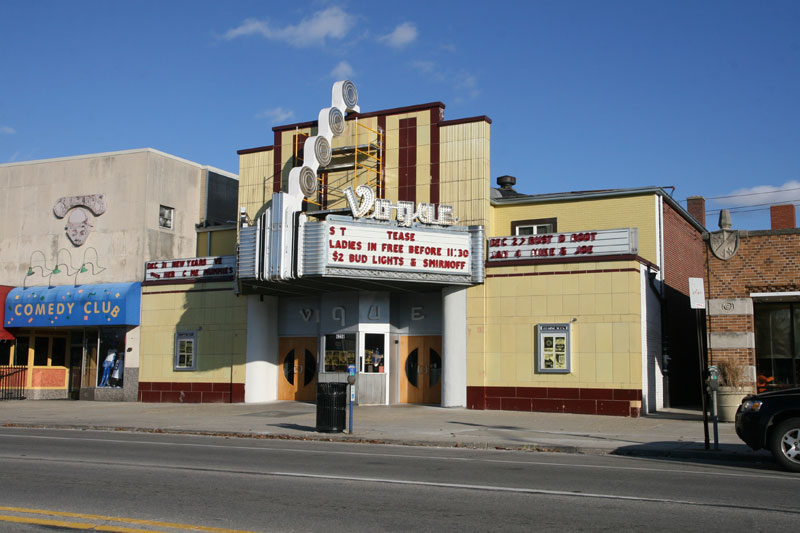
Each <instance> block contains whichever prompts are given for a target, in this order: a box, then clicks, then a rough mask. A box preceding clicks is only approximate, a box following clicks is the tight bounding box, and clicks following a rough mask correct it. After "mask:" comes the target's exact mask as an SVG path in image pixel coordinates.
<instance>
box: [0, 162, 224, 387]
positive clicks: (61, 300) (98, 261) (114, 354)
mask: <svg viewBox="0 0 800 533" xmlns="http://www.w3.org/2000/svg"><path fill="white" fill-rule="evenodd" d="M236 190H237V185H236V176H235V175H232V174H228V173H226V172H224V171H221V170H217V169H214V168H211V167H207V166H203V165H199V164H197V163H193V162H190V161H186V160H183V159H180V158H177V157H174V156H171V155H169V154H165V153H163V152H159V151H157V150H153V149H149V148H148V149H140V150H127V151H120V152H109V153H103V154H92V155H84V156H75V157H66V158H57V159H46V160H37V161H25V162H19V163H7V164H3V165H0V191H2V195H0V205H1V206H2V208H1V209H0V217H2V225H1V229H0V250H2V254H1V255H0V285H3V286H4V287H5V288H4V289H3V290H2V291H0V296H3V303H4V306H3V313H2V315H3V316H2V318H3V322H2V329H0V339H2V340H0V367H2V370H1V371H0V373H2V376H6V375H9V374H12V373H13V374H14V375H15V376H17V377H21V379H22V382H21V384H22V388H23V390H24V393H23V394H24V397H26V398H31V399H38V398H81V399H100V400H103V399H105V400H133V401H135V400H136V399H137V397H138V389H139V379H140V375H139V371H140V363H141V360H142V355H143V352H142V341H143V339H142V329H141V326H142V281H143V280H144V279H145V263H146V261H155V260H167V259H171V258H175V257H194V256H196V255H198V234H200V235H203V237H204V240H203V246H209V245H210V244H211V243H212V242H213V240H214V239H213V236H211V235H210V234H209V233H210V231H209V230H208V228H211V227H215V226H217V225H219V224H221V223H224V222H225V221H228V225H229V227H235V226H234V225H233V223H234V222H235V216H236V215H235V213H236ZM198 225H200V229H199V230H198V227H197V226H198ZM171 344H172V343H171ZM2 376H0V377H2ZM2 379H3V380H5V379H6V378H5V377H2Z"/></svg>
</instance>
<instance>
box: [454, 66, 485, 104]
mask: <svg viewBox="0 0 800 533" xmlns="http://www.w3.org/2000/svg"><path fill="white" fill-rule="evenodd" d="M455 88H456V90H458V92H460V93H462V94H464V95H465V97H466V99H467V100H474V99H475V98H477V97H478V95H480V94H481V90H480V89H479V88H478V78H476V77H475V75H473V74H470V73H469V72H464V71H462V72H459V73H458V74H457V75H456V78H455Z"/></svg>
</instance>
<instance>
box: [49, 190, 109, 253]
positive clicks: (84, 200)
mask: <svg viewBox="0 0 800 533" xmlns="http://www.w3.org/2000/svg"><path fill="white" fill-rule="evenodd" d="M105 211H106V200H105V195H103V194H90V195H86V196H69V197H64V198H59V199H58V201H57V202H56V204H55V205H54V206H53V213H54V214H55V215H56V217H57V218H64V217H65V216H66V217H67V225H66V226H64V229H65V230H66V232H67V238H69V240H70V242H72V244H73V245H75V246H80V245H82V244H83V243H85V242H86V239H88V238H89V233H90V232H91V231H92V228H93V227H94V226H92V224H91V223H90V220H91V218H92V217H91V215H94V216H100V215H102V214H103V213H105ZM67 215H69V216H67Z"/></svg>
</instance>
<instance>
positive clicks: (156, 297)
mask: <svg viewBox="0 0 800 533" xmlns="http://www.w3.org/2000/svg"><path fill="white" fill-rule="evenodd" d="M176 331H187V332H190V331H196V332H197V370H195V371H178V372H176V371H174V370H173V363H174V354H175V332H176ZM246 332H247V300H246V299H245V298H238V297H236V296H235V295H234V294H233V290H232V285H231V283H230V282H220V283H197V284H174V285H151V286H145V287H142V324H141V360H140V368H139V381H167V382H184V383H190V382H191V383H199V382H230V381H232V382H233V383H244V363H245V341H246V336H247V335H246ZM231 372H232V373H231Z"/></svg>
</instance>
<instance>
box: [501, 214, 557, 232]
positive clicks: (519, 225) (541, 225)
mask: <svg viewBox="0 0 800 533" xmlns="http://www.w3.org/2000/svg"><path fill="white" fill-rule="evenodd" d="M557 231H558V228H557V225H556V219H555V218H537V219H532V220H515V221H514V222H512V223H511V232H512V234H514V235H542V234H544V233H556V232H557Z"/></svg>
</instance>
